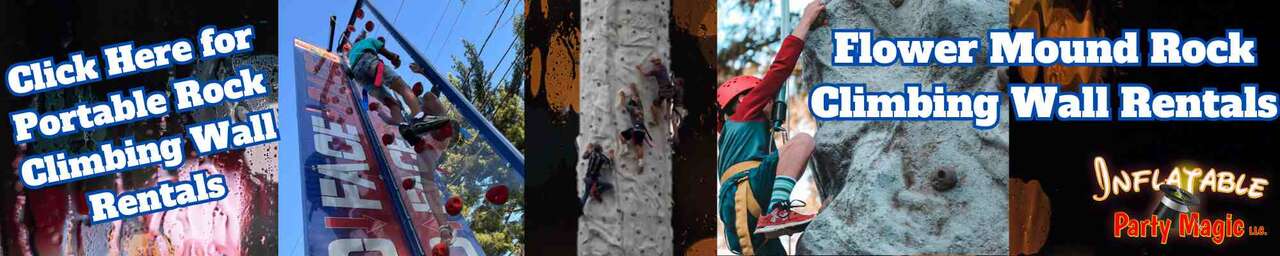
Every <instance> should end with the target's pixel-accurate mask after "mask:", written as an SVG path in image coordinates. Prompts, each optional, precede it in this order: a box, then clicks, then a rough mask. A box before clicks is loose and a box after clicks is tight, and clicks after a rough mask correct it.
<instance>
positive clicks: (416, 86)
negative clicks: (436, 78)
mask: <svg viewBox="0 0 1280 256" xmlns="http://www.w3.org/2000/svg"><path fill="white" fill-rule="evenodd" d="M413 95H422V82H417V83H413Z"/></svg>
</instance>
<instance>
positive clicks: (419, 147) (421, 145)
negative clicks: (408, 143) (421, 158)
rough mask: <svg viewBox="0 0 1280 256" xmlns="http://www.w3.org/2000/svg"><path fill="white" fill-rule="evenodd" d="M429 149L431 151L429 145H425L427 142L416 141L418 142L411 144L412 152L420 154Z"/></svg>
mask: <svg viewBox="0 0 1280 256" xmlns="http://www.w3.org/2000/svg"><path fill="white" fill-rule="evenodd" d="M429 149H431V144H427V140H424V139H418V142H416V143H413V151H414V152H418V153H422V152H423V151H427V150H429Z"/></svg>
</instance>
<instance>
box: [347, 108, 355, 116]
mask: <svg viewBox="0 0 1280 256" xmlns="http://www.w3.org/2000/svg"><path fill="white" fill-rule="evenodd" d="M355 113H356V110H355V108H352V107H347V114H348V115H354V114H355Z"/></svg>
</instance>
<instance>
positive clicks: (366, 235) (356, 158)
mask: <svg viewBox="0 0 1280 256" xmlns="http://www.w3.org/2000/svg"><path fill="white" fill-rule="evenodd" d="M294 47H295V60H296V61H297V64H296V66H295V67H296V70H295V72H296V74H297V77H298V79H297V86H296V90H297V91H294V92H288V93H297V94H298V105H299V106H298V109H299V111H298V116H293V117H281V119H283V120H284V121H285V122H296V123H298V124H300V125H299V127H300V128H299V131H293V132H297V133H298V138H299V142H298V144H299V145H300V148H301V149H302V150H301V152H300V153H299V155H300V156H302V157H303V159H301V160H293V161H301V165H300V166H303V169H302V177H301V178H302V181H303V182H304V185H303V187H304V190H305V191H304V200H303V212H305V213H306V215H305V216H302V217H303V218H304V223H305V228H306V230H307V239H306V248H307V249H306V252H307V253H306V254H313V255H326V254H328V255H347V254H350V253H360V252H364V253H368V252H377V253H379V254H380V255H416V254H424V253H425V252H426V251H427V250H429V249H430V248H433V247H434V246H435V245H436V244H439V243H440V242H441V241H440V238H439V237H440V231H441V230H440V229H438V228H439V225H438V224H436V221H435V218H433V217H432V216H431V215H432V214H431V211H432V209H431V207H429V206H428V205H427V204H428V201H427V198H426V196H427V193H426V191H424V189H423V187H424V186H422V185H416V184H417V183H419V182H421V180H422V179H421V176H419V175H420V174H421V175H434V176H435V180H436V184H437V186H438V187H444V186H445V184H444V183H441V182H440V181H441V180H442V178H441V176H440V175H441V174H440V172H438V171H434V170H432V171H423V170H418V168H415V167H416V166H415V163H417V161H431V162H435V161H437V160H438V159H419V158H417V154H415V153H413V149H412V147H411V146H409V143H408V142H406V141H405V140H404V139H402V138H399V137H398V136H390V137H388V138H393V141H391V143H385V141H383V139H381V138H383V137H384V136H382V135H388V134H395V133H396V132H395V131H394V130H392V129H393V128H392V127H393V126H389V125H387V124H385V123H382V122H381V119H379V118H376V117H374V118H370V116H371V115H372V114H371V113H370V109H369V108H368V107H367V106H368V105H369V104H368V102H367V101H366V99H365V97H363V96H362V95H363V92H362V91H361V89H360V87H358V86H355V85H354V84H353V83H354V82H352V81H351V80H349V79H347V75H346V74H345V73H344V72H345V70H343V69H342V67H341V64H340V63H341V58H340V57H339V56H338V55H336V54H333V53H331V52H328V51H326V50H324V49H322V48H319V47H316V46H313V45H311V44H308V43H306V42H303V41H300V40H295V41H294ZM317 65H320V66H319V67H321V68H320V69H318V70H316V69H311V67H317ZM428 140H429V142H428V143H429V144H431V145H432V146H431V147H430V148H433V149H432V150H435V151H440V150H442V149H443V148H444V147H445V145H444V144H443V142H441V141H434V140H430V139H428ZM431 155H433V156H436V157H438V156H439V154H431ZM488 157H490V158H496V156H488ZM433 166H434V164H433ZM504 182H509V183H511V184H510V185H511V186H513V187H515V188H519V184H515V183H517V182H518V183H523V182H522V181H519V180H513V181H504ZM442 192H447V191H442ZM444 198H449V195H448V194H447V193H446V194H444V195H441V199H442V200H441V201H443V199H444ZM448 219H449V226H450V227H451V229H452V232H453V237H454V239H453V242H452V243H451V244H450V245H449V248H450V249H449V251H450V252H457V254H455V255H484V251H482V250H481V248H480V244H479V243H478V242H477V241H476V239H475V235H474V234H473V233H472V231H471V229H470V227H469V226H468V224H467V220H466V219H465V218H463V217H462V216H461V215H454V216H450V217H448Z"/></svg>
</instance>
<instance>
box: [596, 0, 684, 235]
mask: <svg viewBox="0 0 1280 256" xmlns="http://www.w3.org/2000/svg"><path fill="white" fill-rule="evenodd" d="M670 10H671V4H670V2H669V1H629V0H597V1H583V2H582V17H583V20H582V24H581V28H582V39H581V47H582V48H581V57H580V60H581V65H579V67H580V69H579V72H580V73H579V74H580V75H581V85H580V86H579V88H580V89H579V91H580V93H579V100H580V106H581V116H580V120H581V122H580V123H579V131H580V133H579V134H578V138H577V143H576V144H577V145H578V150H579V152H578V155H582V154H583V153H585V152H586V150H588V148H589V147H587V145H588V144H591V143H595V144H599V145H600V146H601V147H602V149H603V151H604V153H605V154H606V155H609V157H610V158H611V159H612V160H613V165H612V167H611V168H610V169H609V170H603V171H601V172H600V173H601V174H602V175H601V176H600V178H599V179H600V180H602V181H604V182H609V183H611V184H613V189H612V190H611V191H607V192H604V193H602V194H600V198H599V201H596V199H595V198H592V199H591V201H589V202H587V203H586V205H585V207H583V212H582V216H581V217H579V218H578V222H579V225H578V254H580V255H604V254H608V255H615V254H617V255H671V254H673V253H674V248H673V246H672V239H673V238H672V237H673V235H672V227H671V224H670V223H671V206H672V204H673V203H672V198H671V181H672V179H671V175H672V174H671V154H672V149H671V144H670V143H668V141H669V140H668V137H669V134H668V133H667V132H661V131H663V127H668V125H669V124H670V122H671V119H672V118H678V117H657V116H655V115H653V112H652V111H648V110H649V109H651V108H652V107H653V104H654V103H655V101H654V99H657V98H658V96H659V95H658V94H659V92H658V90H659V86H657V84H656V82H654V79H653V78H651V77H649V76H646V74H645V72H644V71H643V70H638V69H637V65H639V64H644V63H650V61H651V60H650V59H651V58H656V59H658V60H659V62H661V63H670V58H669V56H670V39H669V34H668V29H667V28H668V26H669V24H668V23H669V22H670V21H669V17H670ZM631 84H635V86H634V90H632V89H630V87H631ZM632 99H635V102H634V103H635V104H639V106H638V107H637V106H632V107H631V109H634V110H636V111H625V109H627V108H628V107H627V106H628V103H630V102H631V101H632ZM633 117H634V118H633ZM637 120H638V121H639V122H638V123H637V122H635V121H637ZM637 127H645V128H644V129H637ZM639 130H645V131H643V132H640V131H639ZM624 131H626V132H625V133H624ZM623 134H627V135H628V136H627V137H629V138H625V139H624V138H621V137H623V136H622V135H623ZM636 135H638V136H636ZM588 167H589V166H588V161H578V165H577V170H578V174H577V175H578V180H582V179H583V178H584V177H587V175H588V169H589V168H588ZM585 189H588V188H587V187H585V186H584V185H583V183H579V186H578V191H579V193H582V192H583V191H584V190H585Z"/></svg>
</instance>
